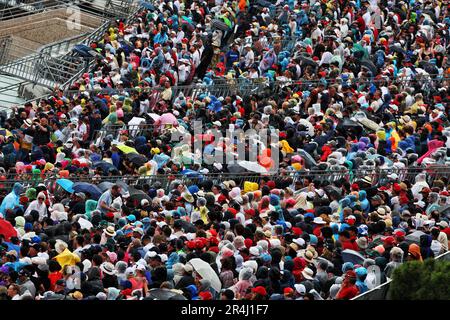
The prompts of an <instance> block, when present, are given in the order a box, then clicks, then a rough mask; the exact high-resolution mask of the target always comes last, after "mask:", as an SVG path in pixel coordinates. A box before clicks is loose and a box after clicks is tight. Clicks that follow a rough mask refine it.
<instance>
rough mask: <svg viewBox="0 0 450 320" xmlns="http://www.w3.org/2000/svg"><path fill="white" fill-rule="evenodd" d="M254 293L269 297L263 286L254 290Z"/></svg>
mask: <svg viewBox="0 0 450 320" xmlns="http://www.w3.org/2000/svg"><path fill="white" fill-rule="evenodd" d="M252 292H254V293H257V294H260V295H262V296H266V295H267V291H266V288H264V287H263V286H258V287H256V288H253V289H252Z"/></svg>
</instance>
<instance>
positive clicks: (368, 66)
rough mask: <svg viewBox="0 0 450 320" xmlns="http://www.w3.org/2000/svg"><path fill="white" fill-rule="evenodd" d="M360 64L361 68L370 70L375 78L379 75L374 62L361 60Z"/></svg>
mask: <svg viewBox="0 0 450 320" xmlns="http://www.w3.org/2000/svg"><path fill="white" fill-rule="evenodd" d="M359 64H360V65H361V67H363V68H365V69H367V70H369V71H370V72H372V75H373V76H375V75H376V74H377V67H376V66H375V65H374V64H373V62H372V61H370V60H367V59H364V60H361V61H360V62H359Z"/></svg>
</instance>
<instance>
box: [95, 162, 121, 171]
mask: <svg viewBox="0 0 450 320" xmlns="http://www.w3.org/2000/svg"><path fill="white" fill-rule="evenodd" d="M94 168H101V169H102V170H103V172H109V171H111V170H117V168H116V167H115V166H114V165H113V164H112V163H109V162H106V161H98V162H94Z"/></svg>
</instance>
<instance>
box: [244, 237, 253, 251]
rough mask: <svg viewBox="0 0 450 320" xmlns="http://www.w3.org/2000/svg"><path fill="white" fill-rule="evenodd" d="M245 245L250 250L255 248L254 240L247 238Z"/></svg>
mask: <svg viewBox="0 0 450 320" xmlns="http://www.w3.org/2000/svg"><path fill="white" fill-rule="evenodd" d="M244 245H245V247H246V248H247V249H250V247H251V246H253V240H252V239H250V238H247V239H245V240H244Z"/></svg>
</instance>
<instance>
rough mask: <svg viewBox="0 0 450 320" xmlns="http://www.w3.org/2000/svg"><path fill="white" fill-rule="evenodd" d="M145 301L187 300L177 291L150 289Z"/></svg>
mask: <svg viewBox="0 0 450 320" xmlns="http://www.w3.org/2000/svg"><path fill="white" fill-rule="evenodd" d="M145 299H146V300H147V299H148V300H151V299H153V300H187V299H186V298H185V297H184V296H183V295H182V294H180V293H179V292H178V291H175V290H172V289H150V290H149V292H148V296H147V297H146V298H145Z"/></svg>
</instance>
